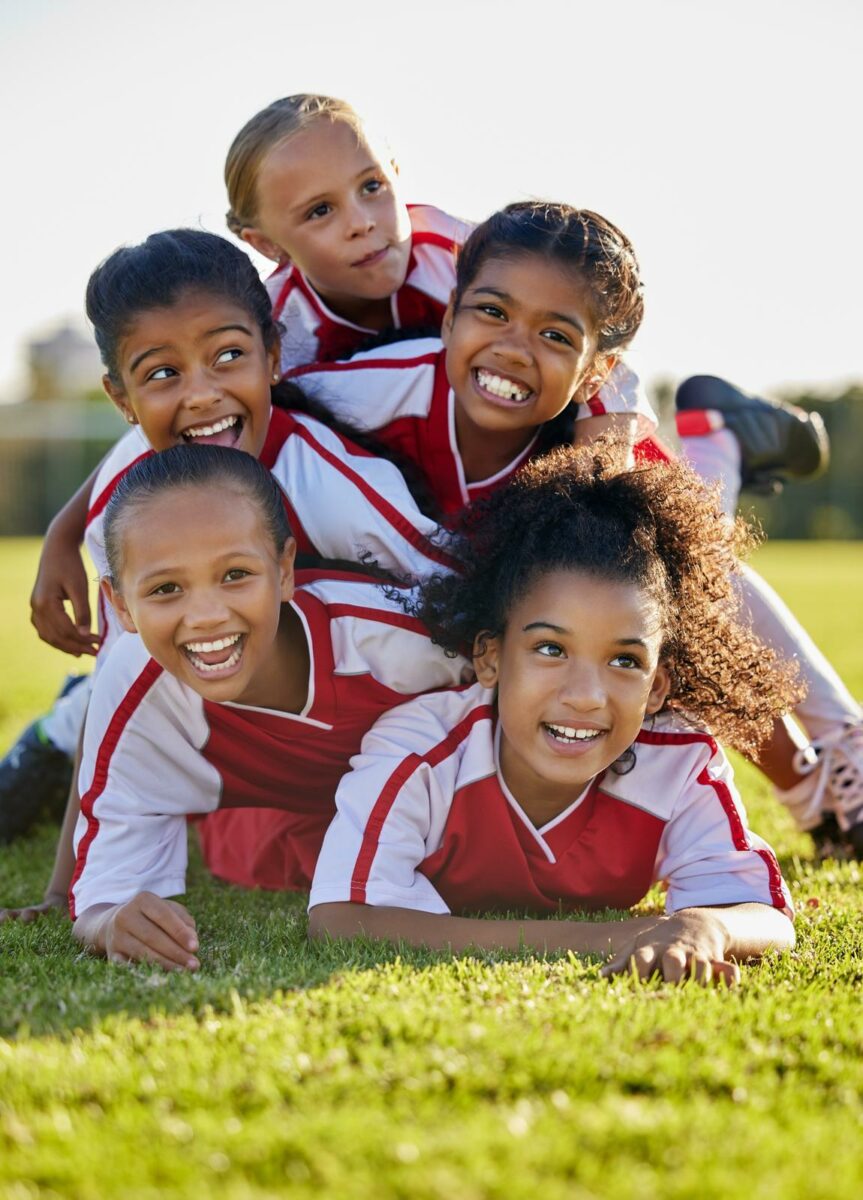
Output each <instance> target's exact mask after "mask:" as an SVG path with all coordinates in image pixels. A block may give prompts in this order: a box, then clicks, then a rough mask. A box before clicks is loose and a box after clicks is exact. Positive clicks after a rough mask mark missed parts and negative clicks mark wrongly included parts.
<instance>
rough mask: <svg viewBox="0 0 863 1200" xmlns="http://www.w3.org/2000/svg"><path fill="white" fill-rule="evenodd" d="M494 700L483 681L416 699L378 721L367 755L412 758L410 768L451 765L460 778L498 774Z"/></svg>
mask: <svg viewBox="0 0 863 1200" xmlns="http://www.w3.org/2000/svg"><path fill="white" fill-rule="evenodd" d="M493 699H494V696H493V693H492V692H490V691H489V690H487V689H486V688H483V687H482V686H481V685H480V684H478V683H475V684H472V685H470V686H469V687H456V688H448V689H445V690H443V691H438V692H429V693H426V694H424V695H421V696H415V697H413V698H412V699H411V700H407V701H406V702H405V703H404V704H399V705H397V706H396V707H395V708H391V709H389V711H388V712H385V713H384V714H383V715H382V716H381V717H379V718H378V720H377V721H376V722H375V724H374V725H373V727H372V729H371V730H370V731H369V733H368V734H367V735H366V737H365V739H364V740H363V749H362V753H363V754H364V755H365V754H371V755H386V756H389V757H394V758H400V759H405V760H406V759H407V758H410V759H411V762H410V764H406V768H409V769H410V770H414V769H418V768H419V767H421V766H423V767H425V768H427V769H429V770H432V771H436V770H438V769H439V768H442V767H444V765H446V769H447V771H449V772H455V774H457V775H458V776H459V777H461V776H462V775H464V774H465V773H467V775H469V776H470V777H471V778H474V779H482V778H486V777H487V776H488V775H489V774H493V773H494V771H495V756H494V706H493Z"/></svg>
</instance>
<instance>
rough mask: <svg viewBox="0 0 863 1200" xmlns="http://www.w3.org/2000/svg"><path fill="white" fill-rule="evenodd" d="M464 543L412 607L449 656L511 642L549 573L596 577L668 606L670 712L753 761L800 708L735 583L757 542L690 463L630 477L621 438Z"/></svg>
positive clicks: (569, 460)
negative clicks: (777, 726)
mask: <svg viewBox="0 0 863 1200" xmlns="http://www.w3.org/2000/svg"><path fill="white" fill-rule="evenodd" d="M455 536H456V542H455V546H454V551H455V555H456V557H457V559H458V561H459V564H460V567H461V573H460V574H455V575H449V576H443V575H435V576H433V577H432V578H430V579H428V580H426V581H425V582H424V583H422V584H421V585H420V588H419V599H418V600H416V601H415V602H414V603H413V604H411V605H410V611H411V612H412V613H413V614H414V615H415V616H418V617H419V618H420V619H421V620H422V621H423V622H424V623H425V624H426V626H427V627H428V628H429V630H430V631H431V633H432V636H433V638H434V640H435V641H436V642H437V643H438V644H439V645H441V646H443V647H444V648H445V649H446V650H447V652H449V653H453V654H454V653H459V652H463V653H465V652H466V653H468V654H470V653H471V648H472V646H473V642H474V639H475V638H477V637H478V636H480V637H481V636H482V635H483V634H486V635H488V636H492V637H495V636H500V635H501V634H503V633H504V631H505V629H506V624H507V618H508V615H509V613H510V611H511V609H512V607H513V605H514V604H515V603H516V602H517V601H518V599H519V598H520V597H521V596H522V595H524V593H525V592H526V591H527V590H528V589H529V588H530V587H531V586H532V585H533V584H534V583H535V582H536V580H537V579H538V578H539V577H541V576H542V575H544V574H546V573H548V572H550V571H555V570H573V571H583V572H586V573H587V574H589V575H593V576H595V577H598V578H601V579H608V580H612V581H619V582H621V583H630V584H636V585H637V586H638V587H640V588H643V589H645V591H646V592H647V594H648V595H650V596H651V597H653V598H654V599H655V601H656V603H657V605H658V607H659V611H660V613H661V615H662V619H663V623H664V638H663V645H662V648H661V660H662V661H663V662H664V663H665V664H666V665H667V666H668V668H669V671H670V674H671V681H672V686H671V691H670V694H669V697H668V700H667V701H666V707H667V708H673V709H677V710H680V711H681V712H683V713H684V714H688V715H689V716H690V717H694V718H695V719H697V720H699V721H701V722H703V723H705V724H706V725H708V726H709V727H710V728H711V729H712V730H713V731H714V732H715V733H716V734H718V735H719V736H720V737H723V738H724V739H726V740H727V741H728V742H729V744H730V745H733V746H735V747H736V748H737V749H740V750H743V751H744V752H750V753H751V752H752V751H753V750H755V749H756V748H757V746H758V745H760V744H761V743H762V742H763V741H764V740H765V739H766V738H767V737H768V736H769V735H770V733H771V731H772V725H773V720H774V718H775V717H777V716H780V715H781V714H783V713H785V712H787V711H788V709H789V708H790V707H791V705H792V703H793V702H794V701H795V700H796V699H797V698H798V695H799V693H798V690H797V688H796V685H795V682H794V681H795V671H794V670H793V668H792V667H791V666H790V665H788V664H785V663H782V662H779V661H778V660H777V657H776V655H775V654H774V653H773V651H772V650H769V649H768V648H767V647H766V646H765V645H764V644H763V643H762V642H760V641H759V640H758V639H757V638H756V637H755V635H754V634H753V633H752V631H751V629H750V628H749V626H748V624H746V623H745V622H744V621H743V620H742V619H741V616H740V611H739V610H740V601H739V595H738V591H737V589H736V588H735V585H734V578H733V577H734V575H735V574H736V573H737V572H738V571H739V567H740V563H739V558H738V554H739V553H740V552H741V551H743V550H744V549H747V548H748V547H749V546H750V545H751V544H752V542H753V540H754V539H753V535H752V532H751V531H750V530H748V529H747V527H746V526H745V525H744V524H743V523H742V522H738V523H737V524H735V525H732V524H731V523H730V522H726V521H725V520H724V519H723V517H722V514H721V512H720V510H719V508H718V505H717V503H716V502H715V499H714V497H713V495H712V493H708V492H707V491H706V490H705V489H704V487H703V485H702V483H701V482H700V480H699V479H698V477H697V476H696V475H695V474H694V473H693V472H692V471H691V470H690V469H689V468H688V467H686V466H685V465H683V464H681V463H672V464H666V463H657V464H653V465H649V466H645V467H641V468H639V469H636V470H630V471H627V470H622V469H621V468H620V465H619V460H618V459H617V458H616V450H615V447H614V445H613V443H611V442H609V441H605V442H604V441H602V440H600V441H598V442H597V443H595V444H594V445H593V446H590V447H581V448H576V449H573V448H572V447H569V448H560V449H558V450H555V451H553V452H551V453H550V454H547V455H545V456H544V457H543V458H539V459H535V460H533V461H532V462H530V463H528V464H527V465H526V466H525V467H523V468H522V469H521V471H520V472H519V473H518V474H517V475H516V476H515V478H514V479H513V480H512V482H511V483H510V484H508V485H507V486H506V487H505V488H501V489H500V490H499V491H497V492H495V493H493V494H492V495H491V496H490V497H489V498H487V499H486V500H485V501H482V502H480V503H479V504H477V505H475V506H474V507H473V509H472V510H470V511H469V512H468V513H466V514H464V516H463V517H462V518H461V523H460V525H459V527H458V528H457V529H456V530H455ZM480 644H481V643H480Z"/></svg>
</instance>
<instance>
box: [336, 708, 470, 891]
mask: <svg viewBox="0 0 863 1200" xmlns="http://www.w3.org/2000/svg"><path fill="white" fill-rule="evenodd" d="M492 718H493V712H492V708H491V705H490V704H482V705H480V706H479V707H478V708H475V709H474V710H473V712H471V713H469V714H468V715H467V716H466V717H465V719H464V720H463V721H460V722H459V724H458V725H456V727H455V728H454V729H452V730H450V732H449V733H448V734H447V736H446V737H445V738H444V739H443V741H440V742H438V744H437V745H436V746H432V748H431V750H429V751H428V752H427V753H426V754H409V755H408V756H407V758H404V759H402V761H401V762H400V763H399V765H398V766H397V767H396V769H395V770H394V771H393V773H392V775H390V777H389V779H388V780H387V782H386V783H385V784H384V787H383V790H382V791H381V794H380V795H379V796H378V798H377V800H376V801H375V805H374V808H373V809H372V811H371V815H370V816H369V819H368V821H367V823H366V828H365V832H364V833H363V841H362V845H361V846H360V852H359V854H358V855H357V861H356V863H355V865H354V871H353V875H352V876H351V902H352V903H353V904H365V902H366V885H367V884H368V881H369V875H370V873H371V869H372V864H373V863H374V860H375V855H376V854H377V852H378V842H379V841H380V836H381V830H382V829H383V827H384V824H385V823H386V819H387V817H388V816H389V814H390V809H391V808H392V806H393V805H394V804H395V802H396V799H397V797H398V794H399V792H400V791H401V790H402V788H403V787H404V785H405V784H406V783H407V781H408V780H409V779H410V777H411V775H413V773H414V771H416V770H417V768H418V767H421V766H422V765H423V763H427V764H428V765H429V766H430V767H436V766H437V765H438V764H439V763H442V762H443V761H444V759H446V758H449V756H450V754H452V753H453V752H454V751H455V750H456V749H457V747H458V746H459V744H460V743H461V742H463V741H464V739H465V738H466V737H468V736H469V734H470V732H471V730H472V729H473V727H474V725H476V723H477V722H478V721H485V720H488V721H490V720H492Z"/></svg>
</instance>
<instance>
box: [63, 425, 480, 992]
mask: <svg viewBox="0 0 863 1200" xmlns="http://www.w3.org/2000/svg"><path fill="white" fill-rule="evenodd" d="M295 550H296V543H295V542H294V540H293V538H292V537H291V536H290V530H289V528H288V523H287V518H286V516H285V509H284V505H283V502H282V494H281V492H280V490H279V488H278V486H277V485H276V483H275V481H274V479H273V478H272V476H271V474H270V473H269V472H268V471H267V470H266V469H265V468H264V467H263V466H262V465H261V464H260V463H258V462H257V461H256V460H255V459H254V458H252V457H251V456H250V455H248V454H237V453H235V452H234V451H232V450H230V449H228V448H226V447H217V446H200V447H198V446H196V447H191V446H177V447H174V448H173V449H171V450H166V451H165V452H164V453H162V454H157V455H152V456H150V457H147V458H145V459H143V460H142V461H141V462H139V463H138V464H136V465H135V466H134V467H132V469H131V470H130V471H129V472H128V473H127V474H126V475H125V476H124V478H123V479H122V480H121V481H120V482H119V483H118V485H117V487H116V489H115V490H114V492H113V494H112V496H111V499H110V500H109V502H108V505H107V508H106V511H105V552H106V556H107V561H108V570H107V575H106V577H105V578H104V579H103V582H102V587H103V590H104V592H105V595H106V597H107V598H108V599H109V600H110V602H111V604H112V605H113V607H114V609H115V610H116V612H117V614H118V616H119V619H120V621H121V622H122V625H123V627H124V629H125V630H126V631H127V632H128V633H129V634H130V635H138V636H128V637H121V638H120V639H119V640H118V641H117V643H116V644H115V646H114V647H113V649H112V650H111V653H110V654H109V655H108V657H107V659H106V661H105V663H104V664H103V666H102V669H101V670H100V671H99V673H98V676H97V678H96V682H95V685H94V689H93V696H92V701H91V705H90V710H89V712H88V716H87V723H86V728H85V732H84V745H83V758H82V764H81V771H80V775H79V787H80V792H81V816H80V818H79V820H78V826H77V830H76V835H75V844H76V854H77V863H76V867H75V873H74V876H73V879H72V886H71V891H70V907H71V913H72V916H73V918H74V920H75V925H74V932H75V936H76V937H78V938H79V939H80V940H81V941H82V942H83V943H84V945H85V946H88V947H90V948H91V949H94V950H96V951H98V952H101V953H103V954H106V955H108V956H109V957H111V958H113V959H115V960H119V961H126V960H139V959H146V960H148V961H153V962H158V963H160V964H161V965H162V966H164V967H167V968H181V967H187V968H194V967H195V966H197V959H196V958H195V954H196V952H197V935H196V934H195V932H194V921H193V920H192V918H191V916H190V914H189V913H188V912H187V911H186V909H185V908H184V907H183V906H182V905H180V904H178V903H175V902H173V901H171V900H170V899H168V897H171V896H174V895H177V894H179V893H182V892H183V891H184V890H185V868H186V837H187V827H186V818H187V817H188V816H190V815H192V814H212V813H214V812H215V810H217V809H219V810H222V809H230V808H238V809H240V810H241V813H240V815H241V816H247V815H249V807H248V806H270V807H271V808H274V809H281V810H282V812H281V813H280V814H279V815H280V816H281V817H282V818H283V819H282V821H281V823H279V824H275V823H270V824H269V825H262V826H261V829H262V830H263V831H265V832H266V833H267V834H268V837H264V836H263V834H262V836H261V838H260V843H259V844H258V845H254V844H253V843H252V842H251V841H250V840H249V841H247V842H245V843H244V842H243V841H242V839H240V841H239V843H236V842H235V844H234V845H233V849H232V850H231V848H230V847H225V846H223V849H222V854H223V856H226V855H227V856H228V857H230V854H231V853H233V855H234V856H235V857H236V856H238V855H240V854H241V853H242V849H243V847H244V845H245V846H247V848H248V852H249V855H250V857H251V858H253V857H254V856H256V855H257V856H259V857H260V859H261V862H262V863H263V864H264V866H263V867H262V868H261V870H260V871H259V872H258V875H259V876H265V877H264V878H260V877H259V878H253V880H252V881H253V882H263V883H265V884H266V883H268V884H269V886H272V887H281V888H304V887H308V885H309V881H310V878H311V872H312V869H313V868H314V863H315V859H316V856H317V852H318V850H319V848H320V843H321V839H322V838H323V835H324V832H325V830H326V827H327V824H328V823H329V820H330V819H331V817H332V815H333V811H334V807H333V797H334V795H335V790H336V785H337V783H338V780H339V779H340V778H341V776H342V775H343V774H344V772H345V771H346V770H347V767H348V761H349V759H350V757H351V755H352V754H355V753H356V752H357V751H358V749H359V746H360V741H361V739H362V736H363V735H364V734H365V733H366V732H367V730H368V729H369V728H370V727H371V725H372V724H373V723H374V721H375V719H376V718H377V717H378V716H380V714H381V713H382V712H384V711H385V710H386V709H388V708H392V707H393V706H394V705H397V704H399V703H401V702H402V701H403V700H404V699H405V697H407V696H410V695H415V694H416V693H418V692H421V691H425V690H426V689H428V688H434V687H443V686H452V685H454V684H456V683H458V681H459V679H460V677H461V671H462V669H463V667H464V663H463V662H461V661H459V660H458V659H456V658H453V657H447V656H446V654H445V653H444V651H443V650H442V649H440V648H438V647H436V646H435V645H433V644H432V642H431V641H430V640H429V638H428V635H427V633H426V631H425V629H424V628H423V626H422V625H421V623H420V622H419V621H418V620H417V619H415V618H412V617H409V616H406V615H405V612H404V611H403V608H402V607H401V606H400V605H399V603H398V602H397V601H396V600H395V599H389V598H387V597H386V596H385V595H384V593H383V591H382V590H381V587H380V585H379V584H378V583H376V582H375V581H370V580H368V579H363V578H361V577H359V576H357V575H351V574H348V573H345V572H340V573H339V572H337V573H326V572H305V573H302V576H301V579H298V580H296V581H295V578H294V571H293V559H294V553H295ZM219 815H222V813H221V811H220V813H219ZM240 828H242V823H240ZM221 832H222V839H221V840H222V842H223V843H224V841H225V830H224V829H223V830H222V831H221ZM276 834H278V836H276ZM264 868H265V870H264ZM245 869H246V872H247V873H252V874H253V872H252V871H251V867H250V866H249V865H247V866H246V868H245ZM242 871H243V864H242V863H239V864H238V866H237V872H238V873H241V872H242Z"/></svg>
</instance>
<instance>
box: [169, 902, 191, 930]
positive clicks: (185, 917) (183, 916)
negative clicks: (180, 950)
mask: <svg viewBox="0 0 863 1200" xmlns="http://www.w3.org/2000/svg"><path fill="white" fill-rule="evenodd" d="M165 903H166V904H168V905H170V907H171V908H172V909H173V910H174V911H175V912H176V914H177V916H178V917H179V918H180V920H181V921H183V922H185V924H186V925H188V926H189V928H190V929H197V928H198V922H197V921H196V920H195V918H194V917H193V916H192V914H191V913H190V912H189V910H188V908H186V906H185V905H184V904H180V903H179V901H177V900H166V901H165Z"/></svg>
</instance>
